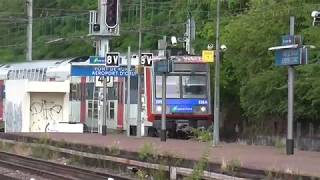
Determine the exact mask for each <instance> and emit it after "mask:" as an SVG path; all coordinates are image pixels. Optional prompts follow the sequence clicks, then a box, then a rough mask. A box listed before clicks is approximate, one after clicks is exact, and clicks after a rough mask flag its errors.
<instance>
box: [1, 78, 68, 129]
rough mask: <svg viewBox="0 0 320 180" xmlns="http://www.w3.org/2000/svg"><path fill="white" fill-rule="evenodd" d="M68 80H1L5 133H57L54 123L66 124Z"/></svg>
mask: <svg viewBox="0 0 320 180" xmlns="http://www.w3.org/2000/svg"><path fill="white" fill-rule="evenodd" d="M69 87H70V86H69V81H65V82H35V81H33V82H30V81H28V80H6V81H5V92H6V97H5V107H4V120H5V126H6V127H5V130H6V132H45V131H46V125H47V124H48V123H49V127H48V129H49V130H50V131H59V128H58V126H57V125H56V124H58V123H60V122H69Z"/></svg>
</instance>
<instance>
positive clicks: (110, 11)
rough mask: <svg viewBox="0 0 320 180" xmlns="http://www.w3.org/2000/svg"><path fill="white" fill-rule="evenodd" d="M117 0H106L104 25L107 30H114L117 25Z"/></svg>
mask: <svg viewBox="0 0 320 180" xmlns="http://www.w3.org/2000/svg"><path fill="white" fill-rule="evenodd" d="M118 7H119V4H118V0H107V8H106V19H105V20H106V22H105V23H106V25H107V27H108V28H114V27H116V26H117V24H118V11H119V9H118Z"/></svg>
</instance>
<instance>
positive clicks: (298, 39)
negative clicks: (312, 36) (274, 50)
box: [281, 35, 302, 46]
mask: <svg viewBox="0 0 320 180" xmlns="http://www.w3.org/2000/svg"><path fill="white" fill-rule="evenodd" d="M281 40H282V41H281V45H282V46H286V45H292V44H298V45H299V46H301V45H302V36H301V35H294V36H293V35H284V36H282V38H281Z"/></svg>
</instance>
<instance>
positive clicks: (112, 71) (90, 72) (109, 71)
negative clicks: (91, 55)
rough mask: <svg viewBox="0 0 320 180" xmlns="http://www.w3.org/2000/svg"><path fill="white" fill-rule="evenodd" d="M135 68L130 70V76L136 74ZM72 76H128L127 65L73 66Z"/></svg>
mask: <svg viewBox="0 0 320 180" xmlns="http://www.w3.org/2000/svg"><path fill="white" fill-rule="evenodd" d="M136 75H137V74H136V72H135V71H134V69H131V70H130V76H136ZM71 76H115V77H126V76H128V71H127V68H126V67H105V66H76V65H72V66H71Z"/></svg>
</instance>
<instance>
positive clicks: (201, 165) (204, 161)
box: [187, 149, 210, 180]
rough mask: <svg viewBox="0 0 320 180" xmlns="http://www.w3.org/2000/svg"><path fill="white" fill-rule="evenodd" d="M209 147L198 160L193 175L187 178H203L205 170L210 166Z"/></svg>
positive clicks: (189, 179) (196, 179)
mask: <svg viewBox="0 0 320 180" xmlns="http://www.w3.org/2000/svg"><path fill="white" fill-rule="evenodd" d="M209 152H210V151H209V149H208V150H206V151H205V152H204V153H203V154H202V157H201V159H200V160H199V161H198V163H197V164H196V165H195V167H194V168H193V171H192V174H191V176H189V177H188V178H187V180H201V179H202V176H203V171H204V170H205V169H206V168H207V166H208V162H209V160H208V157H209Z"/></svg>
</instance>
